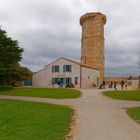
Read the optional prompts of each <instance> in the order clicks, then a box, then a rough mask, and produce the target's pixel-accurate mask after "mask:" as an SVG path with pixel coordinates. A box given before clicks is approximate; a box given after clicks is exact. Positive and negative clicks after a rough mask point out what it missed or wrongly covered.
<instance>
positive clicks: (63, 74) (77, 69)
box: [46, 58, 80, 86]
mask: <svg viewBox="0 0 140 140" xmlns="http://www.w3.org/2000/svg"><path fill="white" fill-rule="evenodd" d="M53 65H59V66H60V72H59V73H58V72H55V73H52V66H53ZM63 65H71V66H72V71H71V72H63ZM46 68H47V77H48V80H47V85H49V86H53V85H52V77H60V78H61V77H62V78H63V77H65V78H66V77H68V78H69V77H71V78H72V83H74V82H75V81H74V79H75V77H78V83H80V66H79V65H78V64H76V63H73V62H70V61H67V60H65V59H63V58H61V59H59V60H57V61H55V62H53V63H51V64H49V65H48V66H46Z"/></svg>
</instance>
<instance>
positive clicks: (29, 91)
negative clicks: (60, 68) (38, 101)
mask: <svg viewBox="0 0 140 140" xmlns="http://www.w3.org/2000/svg"><path fill="white" fill-rule="evenodd" d="M0 95H17V96H32V97H44V98H56V99H69V98H78V97H80V91H78V90H75V89H63V88H0Z"/></svg>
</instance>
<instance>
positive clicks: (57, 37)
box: [0, 0, 140, 76]
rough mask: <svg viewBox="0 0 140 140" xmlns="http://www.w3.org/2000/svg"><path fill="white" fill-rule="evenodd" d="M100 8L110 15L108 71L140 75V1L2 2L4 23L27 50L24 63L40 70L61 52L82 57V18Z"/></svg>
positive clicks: (0, 17)
mask: <svg viewBox="0 0 140 140" xmlns="http://www.w3.org/2000/svg"><path fill="white" fill-rule="evenodd" d="M99 1H100V4H99ZM99 5H100V6H99ZM97 11H101V12H102V13H104V14H105V15H106V16H107V23H106V25H105V66H106V75H108V76H110V75H111V76H128V75H138V74H139V71H138V69H137V67H138V66H137V62H138V53H139V51H140V1H139V0H127V1H122V0H0V25H1V26H2V29H4V30H6V31H7V33H8V35H9V36H10V37H12V38H13V39H15V40H18V41H19V46H20V47H22V48H24V53H23V59H22V62H21V64H22V65H23V66H25V67H28V68H30V69H31V70H32V71H38V70H40V69H42V68H43V67H44V66H45V65H47V64H48V63H50V62H52V61H53V60H55V59H57V58H59V57H62V56H63V57H68V58H72V59H75V60H78V61H79V60H80V50H81V44H80V42H81V41H80V40H81V26H80V25H79V18H80V16H81V15H83V14H85V13H87V12H97Z"/></svg>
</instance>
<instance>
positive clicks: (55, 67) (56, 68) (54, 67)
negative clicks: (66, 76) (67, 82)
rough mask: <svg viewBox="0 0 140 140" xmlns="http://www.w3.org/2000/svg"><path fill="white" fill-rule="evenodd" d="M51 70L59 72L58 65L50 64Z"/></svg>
mask: <svg viewBox="0 0 140 140" xmlns="http://www.w3.org/2000/svg"><path fill="white" fill-rule="evenodd" d="M52 72H53V73H54V72H60V67H59V66H58V65H56V66H52Z"/></svg>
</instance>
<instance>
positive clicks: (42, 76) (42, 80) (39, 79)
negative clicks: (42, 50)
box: [33, 68, 48, 86]
mask: <svg viewBox="0 0 140 140" xmlns="http://www.w3.org/2000/svg"><path fill="white" fill-rule="evenodd" d="M47 78H48V77H47V75H46V68H44V69H42V70H40V71H39V72H37V73H35V74H33V86H47V83H46V81H47Z"/></svg>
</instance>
